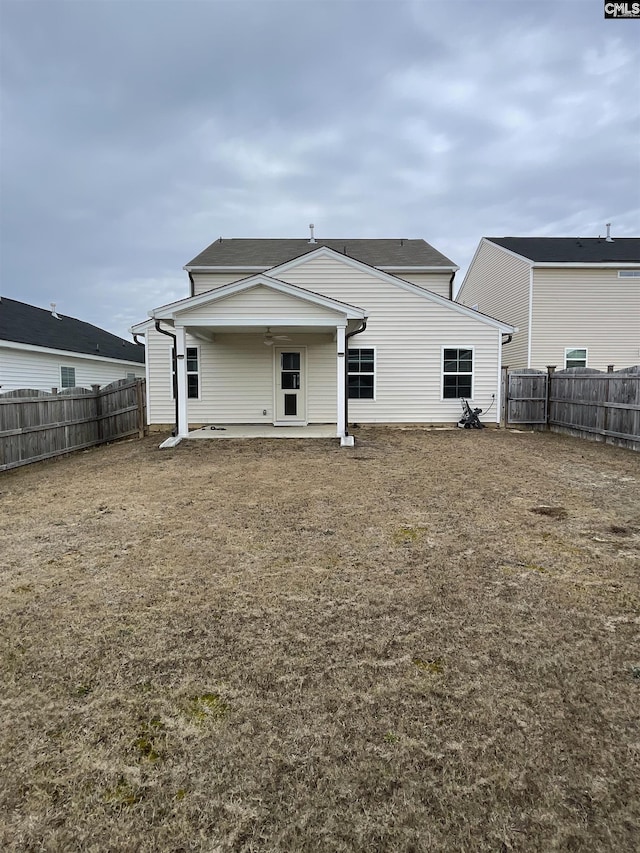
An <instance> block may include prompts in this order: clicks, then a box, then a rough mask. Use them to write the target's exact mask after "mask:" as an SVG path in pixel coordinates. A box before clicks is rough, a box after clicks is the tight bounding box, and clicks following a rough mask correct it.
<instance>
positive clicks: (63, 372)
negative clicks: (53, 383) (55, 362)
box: [60, 367, 76, 388]
mask: <svg viewBox="0 0 640 853" xmlns="http://www.w3.org/2000/svg"><path fill="white" fill-rule="evenodd" d="M60 387H61V388H75V387H76V369H75V367H61V368H60Z"/></svg>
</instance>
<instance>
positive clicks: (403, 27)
mask: <svg viewBox="0 0 640 853" xmlns="http://www.w3.org/2000/svg"><path fill="white" fill-rule="evenodd" d="M603 5H604V3H603V2H601V0H555V2H547V0H472V2H467V0H446V1H445V0H407V2H403V0H197V2H192V0H179V1H178V2H176V0H65V2H60V0H46V1H45V2H40V0H0V99H1V100H0V108H1V113H0V296H4V297H8V298H13V299H19V300H21V301H23V302H28V303H30V304H32V305H37V306H40V307H42V308H48V307H49V304H50V303H51V302H54V303H56V306H57V311H58V312H59V313H62V314H66V315H69V316H72V317H77V318H79V319H81V320H86V321H88V322H90V323H94V324H95V325H98V326H101V327H102V328H104V329H107V330H108V331H111V332H114V333H115V334H118V335H120V336H122V337H129V334H128V329H129V327H130V326H131V325H132V324H133V323H136V322H141V321H143V320H145V319H146V318H147V312H148V311H150V310H151V309H152V308H154V307H156V306H159V305H162V304H165V303H167V302H171V301H173V300H176V299H181V298H184V297H186V296H188V295H189V290H188V278H187V273H186V272H184V271H183V269H182V267H183V266H184V265H185V264H186V263H187V262H188V261H189V260H191V258H193V257H194V256H195V255H196V254H198V253H199V252H200V251H201V250H202V249H204V248H205V247H206V246H207V245H209V244H210V243H211V242H213V240H215V239H217V238H218V237H219V236H224V237H308V234H309V229H308V226H309V223H314V225H315V236H316V238H318V239H321V238H336V237H337V238H341V237H347V238H355V237H361V238H362V237H407V238H423V239H425V240H427V242H429V243H431V244H432V245H433V246H434V247H435V248H436V249H438V250H439V251H441V252H443V253H444V254H445V255H447V256H448V257H450V258H451V259H452V260H453V261H454V262H455V263H457V264H458V265H459V266H460V268H461V269H460V272H458V273H457V279H456V281H457V283H458V284H459V283H461V282H462V278H463V276H464V272H465V270H466V268H467V266H468V264H469V262H470V260H471V258H472V256H473V253H474V251H475V249H476V247H477V245H478V243H479V241H480V239H481V238H482V237H483V236H505V235H510V236H532V235H546V236H574V235H575V236H583V237H587V236H598V234H603V235H604V234H605V231H606V229H605V223H607V222H611V223H612V229H611V230H612V234H613V236H614V237H616V236H618V237H623V236H639V235H640V20H628V19H622V20H621V19H618V20H605V19H604V12H603Z"/></svg>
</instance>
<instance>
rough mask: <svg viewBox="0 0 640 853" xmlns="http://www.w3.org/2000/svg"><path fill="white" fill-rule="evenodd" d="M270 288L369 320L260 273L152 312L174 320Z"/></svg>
mask: <svg viewBox="0 0 640 853" xmlns="http://www.w3.org/2000/svg"><path fill="white" fill-rule="evenodd" d="M261 286H263V287H267V288H269V289H271V290H273V291H277V292H279V293H283V294H286V295H288V296H291V297H294V298H295V299H298V300H300V301H302V302H308V303H311V304H313V305H317V306H320V307H322V308H327V309H329V310H331V311H336V312H337V313H340V314H342V315H346V316H347V317H348V318H350V319H362V318H364V317H365V316H366V312H365V311H364V310H363V309H362V308H359V307H358V306H356V305H350V304H348V303H347V302H340V301H338V300H337V299H330V298H329V297H328V296H322V294H320V293H313V292H312V291H310V290H305V289H304V288H302V287H298V286H297V285H295V284H289V283H288V282H286V281H279V280H278V279H276V278H274V277H272V276H268V275H265V274H264V273H259V274H258V275H252V276H249V277H248V278H244V279H242V280H240V281H234V282H231V283H230V284H223V285H222V286H221V287H217V288H215V289H214V290H208V291H206V292H205V293H200V294H199V295H198V296H190V297H188V298H187V299H181V300H179V301H178V302H172V303H170V304H168V305H163V306H161V307H160V308H156V309H155V310H154V311H153V312H151V316H152V317H153V318H154V319H158V320H162V319H172V318H174V317H175V316H176V315H178V314H181V313H184V312H187V311H190V310H192V309H194V308H198V307H200V306H202V305H208V304H210V303H212V302H217V301H220V300H223V299H227V298H228V297H230V296H233V295H234V294H237V293H242V292H243V291H247V290H251V289H253V288H255V287H261Z"/></svg>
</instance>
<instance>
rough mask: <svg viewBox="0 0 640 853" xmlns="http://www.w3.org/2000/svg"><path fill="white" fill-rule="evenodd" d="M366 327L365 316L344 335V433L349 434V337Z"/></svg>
mask: <svg viewBox="0 0 640 853" xmlns="http://www.w3.org/2000/svg"><path fill="white" fill-rule="evenodd" d="M366 328H367V318H366V317H365V318H364V320H363V321H362V325H361V326H360V328H359V329H354V331H353V332H347V334H346V335H345V336H344V349H345V353H344V434H345V437H346V436H348V435H349V339H350V338H353V337H354V335H359V334H360V333H361V332H364V330H365V329H366Z"/></svg>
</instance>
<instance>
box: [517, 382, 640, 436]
mask: <svg viewBox="0 0 640 853" xmlns="http://www.w3.org/2000/svg"><path fill="white" fill-rule="evenodd" d="M505 386H506V387H505V391H506V393H505V417H506V421H507V423H508V424H510V423H511V424H513V423H517V424H531V425H532V426H536V425H538V424H543V425H545V426H546V427H548V428H549V429H552V430H553V431H554V432H566V433H569V434H571V435H577V436H580V437H582V438H591V439H594V440H596V441H605V442H607V443H608V444H617V445H620V446H622V447H629V448H631V449H632V450H640V366H639V365H636V366H635V367H627V368H625V369H624V370H618V371H615V372H614V371H609V372H607V373H603V372H601V371H599V370H591V369H590V368H587V367H573V368H571V369H569V370H559V371H555V370H554V369H553V368H549V370H548V371H547V372H545V371H542V370H514V371H512V372H508V373H507V378H506V382H505Z"/></svg>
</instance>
